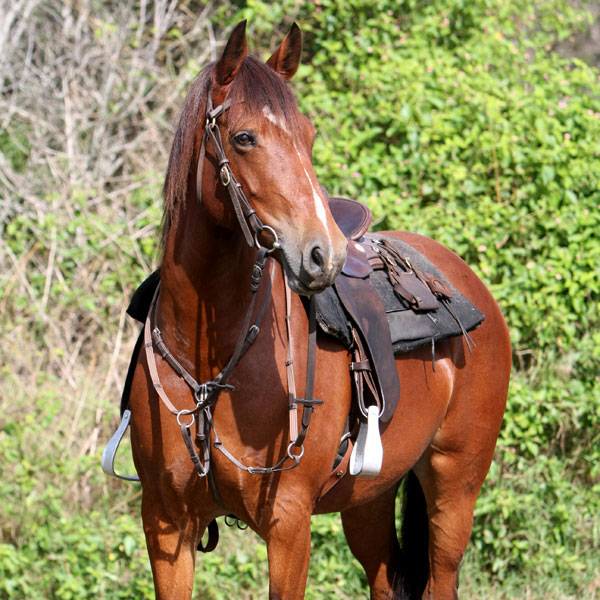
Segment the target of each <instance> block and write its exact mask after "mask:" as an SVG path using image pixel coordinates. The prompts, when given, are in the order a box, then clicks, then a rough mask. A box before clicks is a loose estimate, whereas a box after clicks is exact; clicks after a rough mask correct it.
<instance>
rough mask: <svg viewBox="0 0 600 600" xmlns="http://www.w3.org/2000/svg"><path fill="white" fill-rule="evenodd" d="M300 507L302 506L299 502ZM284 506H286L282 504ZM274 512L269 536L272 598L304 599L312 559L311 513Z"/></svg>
mask: <svg viewBox="0 0 600 600" xmlns="http://www.w3.org/2000/svg"><path fill="white" fill-rule="evenodd" d="M297 506H302V503H301V502H298V504H297ZM279 508H283V507H279ZM291 509H292V507H291V506H289V505H288V506H286V508H285V509H282V510H280V511H277V510H276V511H274V512H273V518H272V519H271V523H272V526H271V527H270V529H269V531H268V533H267V535H262V537H264V538H265V539H266V542H267V554H268V557H269V599H270V600H296V599H299V600H300V599H302V598H304V592H305V590H306V578H307V576H308V563H309V560H310V513H308V514H305V511H302V512H301V511H299V510H297V509H296V510H291Z"/></svg>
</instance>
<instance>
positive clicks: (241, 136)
mask: <svg viewBox="0 0 600 600" xmlns="http://www.w3.org/2000/svg"><path fill="white" fill-rule="evenodd" d="M233 139H234V140H235V143H236V144H238V145H239V146H244V147H248V146H256V136H255V135H254V134H253V133H250V132H248V131H240V132H239V133H236V134H235V135H234V136H233Z"/></svg>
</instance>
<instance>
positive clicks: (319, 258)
mask: <svg viewBox="0 0 600 600" xmlns="http://www.w3.org/2000/svg"><path fill="white" fill-rule="evenodd" d="M310 257H311V259H312V261H313V263H314V264H315V266H316V267H317V268H319V269H322V268H323V263H324V260H323V253H322V252H321V248H319V246H315V247H314V248H313V249H312V252H311V253H310Z"/></svg>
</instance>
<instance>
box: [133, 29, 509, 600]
mask: <svg viewBox="0 0 600 600" xmlns="http://www.w3.org/2000/svg"><path fill="white" fill-rule="evenodd" d="M301 48H302V36H301V33H300V30H299V28H298V27H297V25H296V24H294V25H293V26H292V28H291V29H290V31H289V33H288V34H287V35H286V36H285V38H284V39H283V41H282V42H281V44H280V45H279V47H278V48H277V49H276V50H275V52H274V53H273V54H272V56H271V57H270V58H269V59H268V60H267V61H266V62H263V61H261V60H259V59H258V58H256V57H253V56H251V55H250V54H248V51H247V41H246V32H245V22H242V23H240V24H239V25H238V26H237V27H236V28H235V29H234V30H233V31H232V33H231V35H230V37H229V39H228V41H227V43H226V46H225V48H224V50H223V53H222V55H221V56H220V58H219V59H218V60H217V61H215V62H214V63H211V64H210V65H209V66H208V67H206V68H205V69H204V70H203V71H202V72H201V74H200V75H199V77H198V78H197V79H196V80H195V81H194V82H193V83H192V84H191V86H190V90H189V92H188V96H187V98H186V100H185V103H184V107H183V110H182V114H181V117H180V120H179V125H178V128H177V131H176V134H175V137H174V141H173V146H172V151H171V154H170V158H169V162H168V167H167V173H166V178H165V185H164V191H163V195H164V205H165V206H164V216H163V235H162V248H163V250H162V262H161V266H160V286H159V291H158V292H157V294H156V295H155V302H154V304H153V308H152V310H151V311H150V313H149V317H148V319H149V321H151V322H152V324H151V327H152V328H154V329H153V331H159V332H160V340H157V339H156V338H154V339H153V338H152V337H151V336H150V337H149V340H150V341H146V343H145V344H144V346H145V351H142V352H140V353H139V355H138V358H137V363H135V365H134V368H135V371H134V374H133V379H132V383H131V389H130V398H129V408H130V410H131V445H132V453H133V459H134V464H135V468H136V470H137V473H138V476H139V478H140V481H141V484H142V508H141V512H142V521H143V527H144V533H145V537H146V543H147V550H148V555H149V559H150V563H151V567H152V573H153V578H154V586H155V591H156V597H157V598H170V599H182V600H183V599H189V598H191V594H192V587H193V578H194V568H195V561H196V550H197V546H198V544H201V540H202V537H203V535H204V534H205V532H206V531H207V528H208V529H209V531H210V523H211V522H212V521H213V520H214V519H215V518H217V517H219V516H223V515H227V514H233V515H235V516H236V517H237V518H239V519H240V520H241V521H243V522H245V523H246V524H248V526H249V527H250V528H251V529H252V530H254V531H255V532H256V533H257V534H258V535H259V536H260V537H261V538H262V539H263V540H264V541H265V542H266V544H267V553H268V564H269V598H271V599H278V600H291V599H296V598H303V597H304V594H305V589H306V585H307V572H308V564H309V556H310V542H311V529H310V521H311V515H312V514H317V513H328V512H340V513H341V518H342V523H343V529H344V532H345V536H346V539H347V541H348V544H349V546H350V549H351V551H352V553H353V554H354V556H355V557H356V558H357V559H358V561H359V562H360V564H361V565H362V567H363V568H364V570H365V572H366V576H367V580H368V583H369V586H370V595H371V596H370V597H371V598H372V599H373V600H375V599H377V600H378V599H382V598H421V597H422V598H434V599H436V600H446V599H454V598H457V597H458V592H457V589H458V574H459V568H460V564H461V560H462V557H463V554H464V552H465V550H466V547H467V545H468V541H469V537H470V532H471V528H472V520H473V510H474V505H475V501H476V498H477V496H478V494H479V491H480V488H481V486H482V484H483V481H484V479H485V477H486V474H487V472H488V469H489V466H490V464H491V460H492V456H493V453H494V448H495V444H496V439H497V436H498V433H499V429H500V426H501V422H502V419H503V413H504V408H505V403H506V396H507V388H508V379H509V374H510V369H511V347H510V341H509V335H508V330H507V326H506V324H505V321H504V319H503V316H502V313H501V311H500V309H499V307H498V305H497V303H496V301H495V300H494V298H493V297H492V295H491V293H490V292H489V291H488V289H487V288H486V287H485V286H484V284H483V283H482V282H481V280H480V279H479V278H478V277H477V276H476V275H475V273H474V272H473V271H472V270H471V269H470V268H469V267H468V266H467V265H466V264H465V263H464V262H463V261H462V260H461V259H460V258H459V257H458V256H457V255H456V254H454V253H453V252H452V251H450V250H448V249H447V248H445V247H443V246H442V245H440V244H438V243H437V242H435V241H433V240H431V239H428V238H426V237H423V236H421V235H417V234H415V233H410V232H391V235H393V236H396V237H397V238H398V239H401V240H404V241H406V242H408V243H409V244H411V245H412V246H413V247H415V248H417V249H418V250H419V251H420V252H422V253H423V254H424V255H425V256H426V257H428V258H429V260H431V262H433V263H434V264H435V265H437V266H438V267H439V268H440V269H441V270H442V271H443V273H445V274H446V276H447V277H448V279H449V280H450V281H452V282H453V284H454V285H455V286H456V288H457V289H459V290H460V292H461V293H462V294H463V295H464V296H465V297H467V298H468V299H469V300H471V301H472V302H473V303H474V304H475V305H476V306H477V307H478V308H479V309H480V310H481V311H482V312H483V313H484V314H485V320H484V322H483V324H482V325H481V326H480V327H479V328H478V329H477V330H475V331H473V332H472V333H471V337H472V340H473V342H474V343H475V344H476V347H475V348H474V350H473V353H472V354H468V352H466V349H465V340H464V338H463V337H455V338H452V339H449V340H446V341H444V342H441V343H439V344H438V345H437V348H436V361H435V365H432V364H431V354H430V351H429V349H417V350H414V351H411V352H409V353H406V354H401V355H399V356H397V357H396V358H395V361H396V363H395V364H396V368H397V371H398V375H399V378H400V381H401V391H400V395H399V398H398V405H397V408H396V411H395V413H394V415H393V417H392V418H391V420H390V421H389V422H388V423H386V424H385V425H384V426H382V433H381V440H382V444H383V449H384V452H383V462H382V465H381V471H380V473H379V475H378V476H376V477H373V478H359V477H352V476H350V475H349V474H345V475H344V476H343V477H340V479H339V481H338V482H337V484H336V485H335V486H334V487H331V489H330V490H329V491H328V492H327V493H326V494H324V495H323V494H322V493H321V492H322V490H323V488H324V486H325V485H326V483H327V482H328V481H329V478H330V476H331V472H332V465H333V463H334V459H335V457H336V453H337V450H338V446H339V443H340V439H341V437H342V435H343V433H344V430H345V425H346V422H347V419H348V415H349V413H350V410H351V402H352V387H351V379H350V377H349V373H348V369H349V362H350V360H351V357H350V354H349V352H348V350H347V349H346V348H344V347H342V345H340V343H339V342H338V341H336V340H335V339H333V338H331V337H330V336H327V335H324V334H322V333H321V332H318V333H317V334H316V341H315V342H314V344H313V347H312V350H311V344H310V332H309V330H310V325H311V319H310V311H309V310H308V311H307V309H306V307H305V304H304V303H303V302H305V300H304V301H303V297H304V299H306V298H309V297H311V296H312V295H314V294H318V293H319V292H321V291H323V290H324V289H325V288H327V287H328V286H331V285H332V283H333V282H334V281H335V280H336V277H337V276H338V274H339V273H340V270H341V269H342V268H343V266H344V263H345V260H346V255H347V245H348V241H347V239H346V237H345V236H344V235H343V234H342V232H341V231H340V229H339V228H338V226H337V224H336V222H335V221H334V219H333V217H332V214H331V211H330V210H329V207H328V203H327V198H326V195H325V192H324V190H323V189H322V188H321V186H320V185H319V183H318V181H317V177H316V175H315V171H314V169H313V163H312V146H313V142H314V138H315V129H314V127H313V125H312V124H311V122H310V121H309V120H308V119H307V118H306V117H305V116H304V115H302V114H301V113H300V111H299V109H298V107H297V103H296V100H295V98H294V96H293V94H292V92H291V90H290V88H289V86H288V81H289V80H290V78H291V77H292V76H293V75H294V74H295V72H296V70H297V69H298V65H299V61H300V54H301ZM217 138H218V139H217ZM240 192H242V197H241V200H240ZM240 230H241V231H240ZM259 255H260V259H261V260H259V259H258V258H257V256H259ZM262 271H264V272H265V276H264V277H262V278H261V277H260V275H261V272H262ZM251 279H252V281H253V285H252V286H251V285H249V281H250V280H251ZM286 287H287V289H288V290H291V292H293V293H290V292H287V299H286ZM255 300H256V303H255V302H254V301H255ZM286 302H287V303H286ZM257 314H258V315H259V316H258V317H257ZM259 321H260V325H257V324H258V323H259ZM252 324H254V325H252ZM253 327H254V339H253V340H249V339H248V338H249V337H252V336H250V335H246V333H248V332H249V331H250V330H251V329H252V328H253ZM258 330H260V332H259V333H258V334H256V332H257V331H258ZM240 332H241V333H240ZM288 334H289V336H288ZM147 340H148V338H147ZM240 340H242V342H240ZM251 341H252V342H253V343H250V342H251ZM161 344H162V351H160V352H159V346H160V345H161ZM240 348H241V350H240ZM165 349H167V350H166V351H165ZM467 350H468V349H467ZM311 352H312V353H313V354H314V373H313V374H312V375H311V374H310V368H308V367H307V369H306V371H305V370H304V367H303V366H304V365H305V364H307V365H310V364H311V357H310V354H311ZM290 353H292V354H293V364H294V365H295V367H294V369H295V370H294V371H293V372H294V375H295V384H296V386H297V388H299V389H304V387H305V386H307V385H308V386H311V385H312V386H313V387H314V394H313V396H314V398H318V399H321V400H322V403H321V404H318V405H317V404H316V403H314V405H311V406H310V410H309V411H307V412H308V415H309V416H312V419H311V422H310V429H309V430H308V432H307V433H306V432H305V433H306V436H305V439H304V441H303V443H302V444H301V445H298V444H294V443H293V442H294V439H295V437H294V436H295V435H298V434H297V433H292V432H291V429H294V428H295V427H296V421H295V420H296V419H298V418H299V417H300V413H296V412H293V413H292V414H293V415H294V416H293V418H292V419H290V407H289V405H288V389H289V388H288V381H289V380H288V376H289V375H290V371H289V368H288V367H289V364H288V366H286V363H289V362H290V360H289V356H290ZM233 355H235V360H234V361H233V362H232V357H233ZM175 364H177V365H179V369H177V368H175V367H174V365H175ZM299 365H300V366H299ZM224 371H226V372H227V373H226V374H227V378H226V380H225V378H224V377H222V375H223V373H224ZM183 375H187V376H188V377H187V380H186V377H184V376H183ZM190 381H191V382H192V383H190ZM197 382H210V385H208V384H206V383H201V384H198V385H197V387H196V388H194V387H193V385H192V384H193V383H197ZM192 388H193V389H192ZM209 396H210V397H211V398H212V404H211V411H210V413H206V417H207V418H208V419H209V423H208V425H206V419H204V429H203V431H204V432H205V433H206V435H204V438H203V437H202V435H199V437H197V438H194V437H193V436H192V435H191V433H190V432H191V431H192V430H193V428H192V423H193V422H194V420H195V418H198V419H201V417H202V415H203V413H202V410H204V409H205V407H206V406H207V405H206V402H207V397H209ZM164 397H167V399H168V400H167V401H168V402H169V404H167V402H165V401H164ZM215 398H216V399H215ZM199 409H202V410H199ZM313 409H314V410H313ZM182 434H183V437H182ZM186 434H187V439H186ZM207 438H208V440H207ZM217 438H218V439H217ZM202 439H204V442H202ZM290 440H291V441H292V443H290ZM202 444H203V445H202ZM217 446H218V448H217ZM202 448H204V449H206V448H209V450H210V452H209V453H205V454H204V455H203V456H200V455H199V454H198V450H199V449H200V450H202ZM224 448H226V450H224ZM218 450H221V451H218ZM200 454H202V451H201V452H200ZM190 458H192V460H190ZM203 461H204V462H203ZM207 461H210V477H207V476H205V475H206V470H207V469H206V466H207V464H208V463H207ZM203 465H204V466H203ZM292 467H294V468H292ZM401 482H404V484H403V486H402V490H403V496H404V503H405V508H404V511H403V524H402V531H401V534H402V535H401V543H400V542H399V540H398V535H397V532H396V528H395V516H394V515H395V505H396V496H397V493H398V490H399V487H400V484H401Z"/></svg>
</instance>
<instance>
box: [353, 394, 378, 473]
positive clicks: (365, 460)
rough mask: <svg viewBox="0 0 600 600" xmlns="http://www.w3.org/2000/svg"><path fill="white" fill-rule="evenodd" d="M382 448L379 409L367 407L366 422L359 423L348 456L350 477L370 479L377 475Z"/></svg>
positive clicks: (373, 406)
mask: <svg viewBox="0 0 600 600" xmlns="http://www.w3.org/2000/svg"><path fill="white" fill-rule="evenodd" d="M382 461H383V446H382V444H381V435H380V434H379V407H378V406H376V405H372V406H369V408H368V411H367V422H366V423H365V422H364V421H361V423H360V429H359V430H358V437H357V438H356V444H355V445H354V448H353V449H352V454H351V456H350V467H349V471H350V475H354V476H358V477H365V478H371V477H376V476H377V475H379V471H381V463H382Z"/></svg>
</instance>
